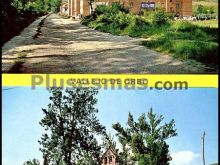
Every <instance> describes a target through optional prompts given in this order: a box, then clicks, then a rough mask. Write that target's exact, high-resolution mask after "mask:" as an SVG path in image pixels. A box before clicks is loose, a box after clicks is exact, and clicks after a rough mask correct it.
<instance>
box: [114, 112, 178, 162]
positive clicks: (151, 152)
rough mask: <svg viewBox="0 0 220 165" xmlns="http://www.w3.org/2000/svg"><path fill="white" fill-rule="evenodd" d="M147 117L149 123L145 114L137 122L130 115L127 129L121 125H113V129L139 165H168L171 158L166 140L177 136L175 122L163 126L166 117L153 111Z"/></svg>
mask: <svg viewBox="0 0 220 165" xmlns="http://www.w3.org/2000/svg"><path fill="white" fill-rule="evenodd" d="M147 116H148V119H149V121H147V119H146V116H145V114H142V115H141V116H140V117H139V118H138V121H136V122H135V121H134V118H133V116H132V115H131V114H130V113H129V115H128V122H127V125H128V127H127V128H123V127H122V126H121V124H120V123H116V124H113V128H114V129H115V130H116V131H117V134H116V135H117V136H118V138H119V139H121V141H122V142H123V145H125V144H127V145H128V146H129V147H130V149H131V150H132V153H133V159H134V160H136V161H138V164H139V165H156V164H160V165H168V164H169V161H170V160H171V157H170V155H169V146H168V144H167V143H166V140H167V139H169V138H171V137H174V136H177V133H176V129H175V128H174V127H175V121H174V120H171V121H170V122H169V123H165V124H164V125H161V122H162V120H163V119H164V117H163V116H162V115H160V116H158V115H156V114H155V113H153V110H152V109H150V111H149V112H148V115H147Z"/></svg>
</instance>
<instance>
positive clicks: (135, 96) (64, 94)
mask: <svg viewBox="0 0 220 165" xmlns="http://www.w3.org/2000/svg"><path fill="white" fill-rule="evenodd" d="M2 96H3V98H2V164H3V165H218V89H217V88H189V89H187V90H174V89H173V90H156V89H153V90H150V89H145V90H140V89H139V90H138V89H137V90H135V89H132V90H131V89H130V90H126V89H95V88H66V89H61V88H50V89H46V88H43V87H42V88H41V87H39V88H36V89H31V87H2Z"/></svg>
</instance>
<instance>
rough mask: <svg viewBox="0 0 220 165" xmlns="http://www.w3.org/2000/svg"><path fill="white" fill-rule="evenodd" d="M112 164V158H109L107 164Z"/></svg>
mask: <svg viewBox="0 0 220 165" xmlns="http://www.w3.org/2000/svg"><path fill="white" fill-rule="evenodd" d="M111 163H112V156H109V164H111Z"/></svg>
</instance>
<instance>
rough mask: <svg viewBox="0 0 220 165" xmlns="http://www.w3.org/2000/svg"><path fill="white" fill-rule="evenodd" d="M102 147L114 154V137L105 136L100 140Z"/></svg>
mask: <svg viewBox="0 0 220 165" xmlns="http://www.w3.org/2000/svg"><path fill="white" fill-rule="evenodd" d="M102 147H103V148H104V149H105V150H107V149H109V148H111V149H112V150H113V151H115V152H116V142H115V141H114V136H112V135H111V134H108V135H107V134H106V135H105V136H104V137H103V138H102Z"/></svg>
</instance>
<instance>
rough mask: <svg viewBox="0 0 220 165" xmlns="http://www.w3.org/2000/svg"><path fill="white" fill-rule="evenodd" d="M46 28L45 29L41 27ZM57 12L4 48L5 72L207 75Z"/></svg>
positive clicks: (31, 27)
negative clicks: (63, 16) (90, 27)
mask: <svg viewBox="0 0 220 165" xmlns="http://www.w3.org/2000/svg"><path fill="white" fill-rule="evenodd" d="M39 24H40V26H38V25H39ZM141 40H143V39H135V38H131V37H127V36H125V37H122V36H113V35H111V34H107V33H102V32H98V31H95V30H92V29H89V28H87V27H85V26H82V25H80V24H79V22H77V21H73V20H70V19H63V18H61V17H59V16H58V15H56V14H51V15H49V16H47V17H42V18H40V19H39V20H37V21H35V22H34V23H33V24H31V25H30V26H29V27H27V28H26V29H25V30H24V31H23V32H22V33H21V34H20V35H19V36H17V37H14V38H13V39H12V40H10V41H9V42H8V43H6V44H5V45H4V46H3V48H2V71H3V72H9V73H10V72H11V73H14V72H15V73H201V72H204V71H203V70H202V69H198V67H193V66H191V65H189V64H186V63H183V62H181V61H179V60H176V59H173V58H172V57H171V56H168V55H163V54H161V53H158V52H155V51H153V50H150V49H148V48H146V47H144V46H141V45H140V41H141Z"/></svg>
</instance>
